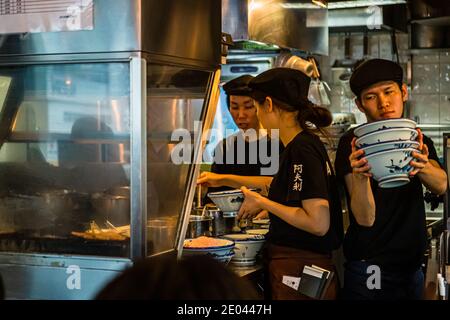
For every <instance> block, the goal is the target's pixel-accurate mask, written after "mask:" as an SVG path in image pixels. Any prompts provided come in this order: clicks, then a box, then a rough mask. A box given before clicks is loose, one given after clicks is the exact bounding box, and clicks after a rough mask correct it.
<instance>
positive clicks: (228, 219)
mask: <svg viewBox="0 0 450 320" xmlns="http://www.w3.org/2000/svg"><path fill="white" fill-rule="evenodd" d="M206 214H207V215H208V216H209V217H211V218H212V235H213V236H215V237H217V236H222V235H224V234H227V233H233V232H235V231H234V228H235V226H236V215H235V214H224V213H223V212H222V211H220V210H218V209H211V210H207V211H206ZM239 231H240V229H239Z"/></svg>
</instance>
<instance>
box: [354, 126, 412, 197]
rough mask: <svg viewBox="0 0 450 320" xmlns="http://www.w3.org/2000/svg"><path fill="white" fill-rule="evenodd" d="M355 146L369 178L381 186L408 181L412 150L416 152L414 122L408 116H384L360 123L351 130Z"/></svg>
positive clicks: (391, 185) (388, 186)
mask: <svg viewBox="0 0 450 320" xmlns="http://www.w3.org/2000/svg"><path fill="white" fill-rule="evenodd" d="M354 134H355V136H356V138H357V140H356V148H358V149H363V150H364V157H365V158H366V159H367V161H368V162H369V165H370V167H371V169H370V172H371V173H372V175H373V178H374V179H375V180H376V181H378V186H379V187H381V188H395V187H400V186H402V185H405V184H407V183H409V173H410V172H411V171H412V170H413V168H412V167H411V165H410V162H411V160H412V159H413V156H412V152H413V151H416V152H418V150H417V149H418V148H419V142H417V141H416V139H417V136H418V132H417V130H416V123H415V122H414V121H412V120H410V119H388V120H382V121H376V122H371V123H366V124H363V125H361V126H359V127H357V128H356V129H355V131H354Z"/></svg>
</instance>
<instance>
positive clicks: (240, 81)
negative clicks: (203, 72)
mask: <svg viewBox="0 0 450 320" xmlns="http://www.w3.org/2000/svg"><path fill="white" fill-rule="evenodd" d="M253 78H254V77H253V76H251V75H249V74H246V75H243V76H240V77H237V78H235V79H233V80H230V81H228V82H227V83H225V84H224V86H223V90H224V91H225V93H226V94H227V95H228V96H250V93H251V89H250V88H249V87H248V84H249V82H250V80H252V79H253Z"/></svg>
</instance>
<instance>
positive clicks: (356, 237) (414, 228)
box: [335, 130, 439, 271]
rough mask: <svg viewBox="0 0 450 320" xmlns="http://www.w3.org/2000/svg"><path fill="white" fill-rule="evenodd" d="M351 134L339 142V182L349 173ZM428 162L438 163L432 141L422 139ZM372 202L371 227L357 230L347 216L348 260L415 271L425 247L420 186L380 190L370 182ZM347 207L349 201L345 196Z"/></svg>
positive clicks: (412, 183) (415, 183)
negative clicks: (426, 147) (373, 217)
mask: <svg viewBox="0 0 450 320" xmlns="http://www.w3.org/2000/svg"><path fill="white" fill-rule="evenodd" d="M353 137H354V134H353V130H350V131H348V132H347V133H345V134H344V135H343V136H342V137H341V140H340V141H339V145H338V149H337V153H336V161H335V168H336V174H337V176H338V179H339V180H340V181H341V182H342V183H344V184H345V181H344V177H345V176H346V175H347V174H349V173H351V172H352V168H351V166H350V161H349V159H348V158H349V156H350V154H351V141H352V139H353ZM423 141H424V143H425V144H426V145H427V146H428V150H429V159H433V160H435V161H437V162H438V163H439V159H438V157H437V154H436V149H435V148H434V144H433V141H432V140H431V139H430V138H428V137H426V136H424V137H423ZM370 180H371V181H370V182H371V187H372V192H373V196H374V199H375V207H376V211H375V222H374V225H373V226H372V227H364V226H360V225H359V224H358V223H357V222H356V220H355V218H354V217H353V214H350V226H349V228H348V230H347V233H346V235H345V240H344V253H345V256H346V258H347V260H366V261H369V262H370V263H373V264H376V265H378V266H380V267H383V268H384V269H387V270H393V271H396V270H417V268H419V267H420V264H421V262H422V259H423V255H424V253H425V250H426V246H427V235H426V225H425V205H424V199H423V189H422V183H421V181H420V179H419V178H418V177H414V178H412V179H411V181H410V182H409V183H408V184H406V185H404V186H401V187H397V188H379V187H378V184H377V182H376V181H375V180H374V179H372V178H371V179H370ZM347 198H348V203H350V198H349V195H348V192H347ZM349 211H350V213H351V209H350V205H349Z"/></svg>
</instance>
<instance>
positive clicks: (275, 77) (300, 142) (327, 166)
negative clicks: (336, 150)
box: [239, 68, 343, 299]
mask: <svg viewBox="0 0 450 320" xmlns="http://www.w3.org/2000/svg"><path fill="white" fill-rule="evenodd" d="M309 84H310V78H308V77H307V76H305V75H304V74H303V73H302V72H300V71H298V70H294V69H287V68H275V69H271V70H268V71H266V72H264V73H262V74H260V75H259V76H257V77H256V78H254V79H253V80H252V81H250V83H249V86H250V87H251V88H252V96H253V98H254V99H255V101H256V105H257V109H258V118H259V120H260V122H261V123H262V125H263V126H264V128H266V129H267V130H268V131H269V132H271V131H270V130H274V129H277V130H279V137H280V139H281V141H282V143H283V145H284V146H285V150H284V152H283V154H282V156H281V159H280V166H279V170H278V173H277V175H276V176H275V177H274V178H273V180H272V182H271V184H270V190H269V196H268V198H265V197H263V196H261V195H260V194H258V193H255V192H251V191H249V190H248V189H247V188H246V187H242V190H243V192H244V194H245V201H244V203H243V205H242V207H241V209H240V211H239V217H243V218H246V217H248V216H251V215H254V214H255V213H256V212H259V211H260V210H267V211H269V212H270V218H271V225H270V232H269V234H268V240H267V244H268V245H267V248H266V250H265V258H266V259H265V260H266V268H267V269H266V271H267V272H266V274H267V275H268V279H267V280H268V283H267V285H268V288H266V290H267V291H270V296H271V298H272V299H309V298H308V297H307V296H305V295H303V294H301V293H299V292H298V291H296V290H294V289H292V288H291V287H289V286H287V285H285V284H284V283H283V278H284V276H291V277H300V276H301V274H302V271H303V267H304V266H305V265H308V266H311V265H316V266H319V267H321V268H324V269H327V270H330V271H332V270H334V266H333V263H332V261H331V252H332V250H333V249H336V248H337V247H338V246H339V245H340V241H341V239H342V233H343V228H342V211H341V207H340V200H339V196H338V190H337V186H336V181H335V177H334V173H333V168H332V166H331V163H330V160H329V158H328V155H327V152H326V150H325V147H324V145H323V143H322V142H321V141H320V139H319V137H318V136H317V135H315V134H314V133H313V130H312V125H311V124H313V125H315V127H316V128H317V129H320V128H323V127H327V126H329V125H330V124H331V121H332V117H331V114H330V112H329V111H328V110H326V109H324V108H321V107H317V106H314V105H313V104H312V103H311V102H310V101H309V100H308V99H307V97H308V90H309ZM337 288H338V285H337V279H336V277H334V280H333V281H332V283H331V285H330V287H329V289H328V290H327V293H326V295H325V298H326V299H334V298H335V297H336V294H337Z"/></svg>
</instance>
